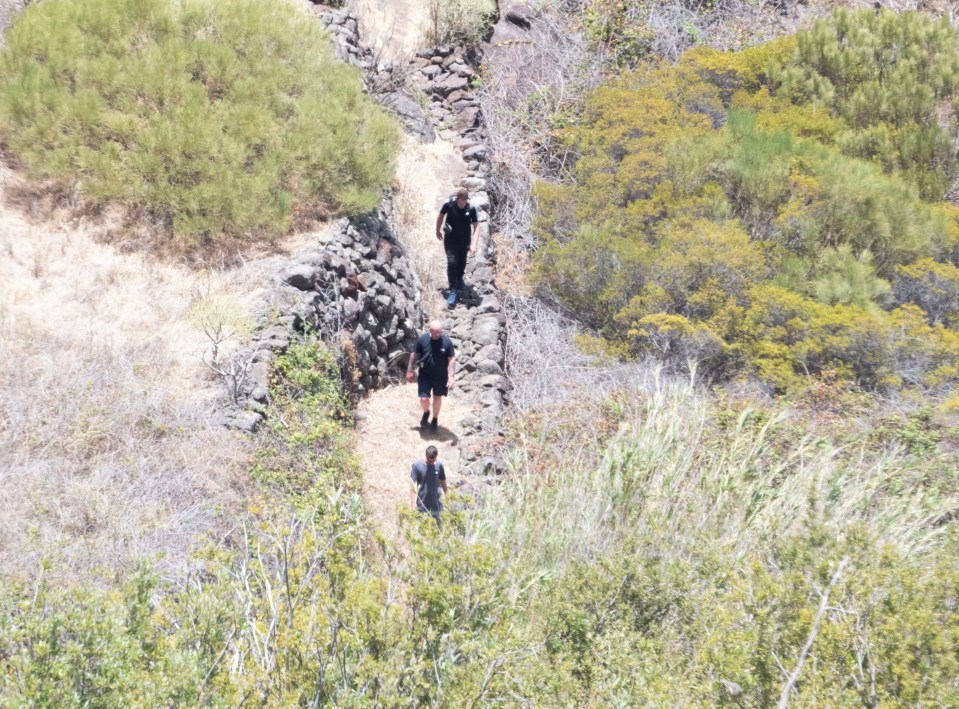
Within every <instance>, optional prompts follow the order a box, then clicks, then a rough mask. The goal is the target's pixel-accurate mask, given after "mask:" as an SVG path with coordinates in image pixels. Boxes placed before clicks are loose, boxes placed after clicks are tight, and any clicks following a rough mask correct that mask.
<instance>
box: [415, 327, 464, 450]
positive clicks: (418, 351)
mask: <svg viewBox="0 0 959 709" xmlns="http://www.w3.org/2000/svg"><path fill="white" fill-rule="evenodd" d="M417 364H419V367H420V373H419V376H418V377H417V393H418V395H419V398H420V405H421V406H422V407H423V417H422V418H421V419H420V428H426V425H427V423H429V427H430V430H431V431H432V432H433V433H436V429H437V427H438V426H439V417H440V408H441V407H442V406H443V397H444V396H446V394H447V393H448V392H449V390H450V389H452V388H453V386H454V385H455V384H456V373H455V371H456V370H455V367H456V349H455V348H454V347H453V341H452V340H451V339H450V338H449V337H447V336H446V335H444V334H443V323H441V322H440V321H439V320H433V321H431V322H430V326H429V332H428V333H423V334H422V335H420V336H419V337H418V338H416V344H415V345H413V351H412V352H410V363H409V365H407V367H406V381H408V382H411V381H413V368H414V367H415V366H416V365H417ZM430 395H432V397H433V402H432V403H433V420H432V421H430V420H429V418H430Z"/></svg>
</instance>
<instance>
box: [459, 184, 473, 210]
mask: <svg viewBox="0 0 959 709" xmlns="http://www.w3.org/2000/svg"><path fill="white" fill-rule="evenodd" d="M469 201H470V191H469V190H468V189H466V188H465V187H460V188H459V189H458V190H456V206H457V207H459V208H460V209H462V208H463V207H465V206H466V203H467V202H469Z"/></svg>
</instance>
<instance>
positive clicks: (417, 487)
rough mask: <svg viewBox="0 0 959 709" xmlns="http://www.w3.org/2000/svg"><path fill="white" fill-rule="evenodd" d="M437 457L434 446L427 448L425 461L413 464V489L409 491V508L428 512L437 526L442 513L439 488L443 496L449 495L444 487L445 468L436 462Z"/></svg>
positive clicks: (411, 478)
mask: <svg viewBox="0 0 959 709" xmlns="http://www.w3.org/2000/svg"><path fill="white" fill-rule="evenodd" d="M438 456H439V451H438V450H436V446H429V447H428V448H427V449H426V460H425V461H424V460H418V461H416V462H415V463H413V469H412V470H411V471H410V480H412V481H413V488H412V489H411V490H410V506H411V507H412V508H413V509H414V510H418V511H419V512H429V513H430V514H431V515H432V516H433V519H435V520H436V523H437V524H439V523H440V513H441V512H442V511H443V503H442V502H441V501H440V488H442V489H443V494H444V495H448V494H449V489H448V488H447V487H446V468H444V467H443V463H442V462H440V461H439V460H437V457H438Z"/></svg>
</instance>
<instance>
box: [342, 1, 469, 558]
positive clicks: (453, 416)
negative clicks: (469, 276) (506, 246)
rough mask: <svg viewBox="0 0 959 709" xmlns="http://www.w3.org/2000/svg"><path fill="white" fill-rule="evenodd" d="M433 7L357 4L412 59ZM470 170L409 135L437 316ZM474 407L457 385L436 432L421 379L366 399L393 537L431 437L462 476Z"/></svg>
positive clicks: (363, 19) (410, 214)
mask: <svg viewBox="0 0 959 709" xmlns="http://www.w3.org/2000/svg"><path fill="white" fill-rule="evenodd" d="M425 7H426V3H425V1H423V0H390V1H389V2H385V1H384V0H379V1H378V0H363V2H360V3H358V7H357V14H358V15H359V19H360V23H361V26H362V27H369V28H377V29H376V30H375V32H376V34H374V36H373V37H371V38H364V41H366V42H369V43H371V44H373V45H374V46H377V44H376V43H380V46H383V45H384V44H385V45H386V47H387V52H388V54H389V55H391V56H393V57H396V58H398V59H399V60H400V61H404V60H405V59H408V58H409V57H410V56H412V54H413V52H414V51H415V50H416V49H417V47H419V46H420V45H421V44H422V43H423V42H424V40H423V34H422V23H423V22H424V21H425V18H426V16H427V15H426V10H425ZM464 174H465V165H464V163H463V160H462V158H461V156H460V151H459V150H456V149H455V148H454V146H453V145H452V144H450V143H449V142H447V141H443V140H440V139H439V138H437V140H436V141H435V142H434V143H431V144H428V145H423V144H420V143H419V142H418V141H417V140H416V139H415V138H413V137H411V136H406V137H405V138H404V144H403V146H402V148H401V149H400V157H399V164H398V166H397V175H396V179H397V183H398V191H397V198H396V207H397V208H396V215H397V230H398V232H399V237H400V240H401V241H402V243H403V244H404V245H405V246H406V248H407V249H408V250H409V252H410V255H411V260H412V262H413V265H414V267H415V268H416V271H417V275H418V276H419V278H420V281H421V282H422V285H423V306H424V310H425V311H426V315H427V316H428V317H429V318H440V319H441V320H442V319H443V318H444V313H445V312H446V311H445V303H444V301H443V298H442V295H441V294H440V292H439V289H440V288H442V287H444V286H445V284H446V259H445V256H444V254H443V249H442V246H441V245H440V243H439V242H438V241H437V239H436V237H435V232H436V227H435V223H436V214H437V211H438V209H439V207H440V205H441V204H442V201H443V200H444V199H446V198H447V197H448V196H449V195H450V194H451V193H452V191H453V190H454V189H455V187H456V185H458V184H459V182H460V179H461V178H462V177H463V176H464ZM424 330H425V328H424ZM448 330H449V328H447V332H448ZM468 411H469V404H468V402H467V400H466V396H465V394H463V393H462V392H457V391H455V390H454V391H452V392H451V393H450V396H448V397H446V400H445V401H444V403H443V410H442V412H441V414H440V427H439V430H438V431H437V432H436V433H435V434H433V433H429V432H428V431H425V432H421V431H420V429H419V418H420V414H421V409H420V406H419V401H418V399H417V396H416V387H415V385H414V384H398V385H395V386H391V387H388V388H386V389H383V390H380V391H376V392H374V393H373V394H371V395H370V397H369V398H368V399H366V400H365V401H363V402H362V403H361V404H360V406H359V409H358V418H359V420H358V424H357V440H356V450H357V454H358V455H359V457H360V460H361V462H362V466H363V475H364V480H365V484H364V496H365V498H366V502H367V505H368V506H369V509H370V511H371V513H372V515H373V517H374V518H375V519H376V520H377V526H378V528H379V529H381V530H382V531H383V532H384V534H386V536H387V538H390V539H395V538H396V533H397V531H398V530H397V512H396V511H397V509H398V507H399V506H402V505H409V490H410V481H409V474H410V466H411V464H412V463H413V461H414V460H417V459H421V458H423V456H424V451H425V449H426V447H427V446H428V445H431V444H432V445H435V446H436V447H437V448H439V451H440V460H442V461H443V463H444V464H445V466H446V470H447V473H448V476H449V482H450V484H451V485H452V484H454V483H455V480H456V476H457V474H458V472H459V469H460V456H459V448H458V447H457V445H456V444H457V441H458V433H457V422H458V421H459V420H460V419H461V418H462V417H463V416H465V415H466V414H467V413H468Z"/></svg>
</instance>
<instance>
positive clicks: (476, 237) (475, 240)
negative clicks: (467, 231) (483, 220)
mask: <svg viewBox="0 0 959 709" xmlns="http://www.w3.org/2000/svg"><path fill="white" fill-rule="evenodd" d="M477 246H479V222H478V221H477V222H473V238H472V239H470V253H471V254H475V253H476V247H477Z"/></svg>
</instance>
